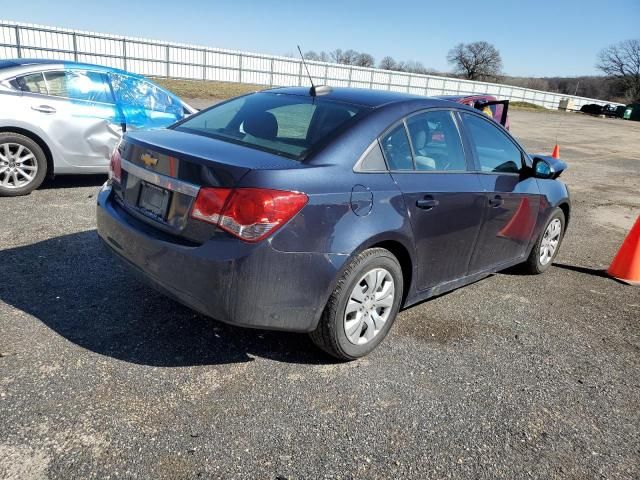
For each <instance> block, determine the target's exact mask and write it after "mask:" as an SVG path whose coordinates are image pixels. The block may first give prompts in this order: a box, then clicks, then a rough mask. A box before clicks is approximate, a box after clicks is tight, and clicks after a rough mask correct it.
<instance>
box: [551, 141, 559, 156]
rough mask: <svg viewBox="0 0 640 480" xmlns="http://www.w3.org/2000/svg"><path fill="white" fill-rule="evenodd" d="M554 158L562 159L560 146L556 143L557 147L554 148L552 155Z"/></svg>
mask: <svg viewBox="0 0 640 480" xmlns="http://www.w3.org/2000/svg"><path fill="white" fill-rule="evenodd" d="M551 156H552V157H553V158H560V145H558V144H557V143H556V146H555V147H553V153H552V154H551Z"/></svg>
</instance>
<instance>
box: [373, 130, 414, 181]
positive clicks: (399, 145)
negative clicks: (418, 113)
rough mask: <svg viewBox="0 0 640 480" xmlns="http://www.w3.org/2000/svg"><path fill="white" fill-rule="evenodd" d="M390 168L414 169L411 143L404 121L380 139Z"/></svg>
mask: <svg viewBox="0 0 640 480" xmlns="http://www.w3.org/2000/svg"><path fill="white" fill-rule="evenodd" d="M380 143H382V149H383V150H384V156H385V158H386V159H387V165H389V170H413V158H412V156H411V145H410V144H409V139H408V138H407V132H406V130H405V128H404V123H401V124H400V125H398V126H397V127H396V128H394V129H393V130H391V131H390V132H389V133H387V134H386V135H384V136H383V137H382V138H381V139H380Z"/></svg>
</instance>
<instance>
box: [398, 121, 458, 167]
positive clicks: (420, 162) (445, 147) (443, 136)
mask: <svg viewBox="0 0 640 480" xmlns="http://www.w3.org/2000/svg"><path fill="white" fill-rule="evenodd" d="M407 128H408V130H409V135H410V136H411V144H412V146H413V153H414V159H415V164H416V170H426V171H438V172H446V171H462V170H466V169H467V164H466V161H465V157H464V150H463V149H462V141H461V139H460V134H459V133H458V129H457V128H456V124H455V122H454V120H453V117H452V116H451V112H449V111H446V110H437V111H434V112H425V113H421V114H419V115H414V116H413V117H410V118H409V119H408V120H407Z"/></svg>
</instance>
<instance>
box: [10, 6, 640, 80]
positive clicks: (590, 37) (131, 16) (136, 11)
mask: <svg viewBox="0 0 640 480" xmlns="http://www.w3.org/2000/svg"><path fill="white" fill-rule="evenodd" d="M0 19H3V20H13V21H17V22H26V23H37V24H43V25H51V26H59V27H67V28H76V29H80V30H89V31H94V32H101V33H112V34H118V35H128V36H135V37H144V38H151V39H158V40H167V41H174V42H180V43H193V44H198V45H204V46H208V47H218V48H228V49H233V50H243V51H251V52H258V53H268V54H274V55H286V54H293V53H295V52H296V45H297V44H300V45H301V47H302V49H303V51H308V50H315V51H321V50H325V51H331V50H334V49H336V48H341V49H343V50H347V49H350V48H351V49H354V50H357V51H363V52H367V53H370V54H371V55H373V56H374V57H375V59H376V62H378V61H379V60H380V59H381V58H382V57H384V56H386V55H390V56H392V57H394V58H395V59H396V60H404V61H409V60H413V61H419V62H422V63H423V64H424V65H425V67H427V68H434V69H436V70H438V71H442V72H446V71H450V69H451V67H450V65H448V64H447V61H446V56H447V52H448V51H449V50H450V49H451V48H452V47H453V46H455V45H456V44H458V43H460V42H464V43H467V42H473V41H478V40H485V41H488V42H489V43H492V44H493V45H495V46H496V48H498V50H499V51H500V53H501V55H502V60H503V66H504V73H506V74H508V75H514V76H578V75H593V74H598V70H597V69H596V67H595V64H596V60H597V54H598V52H599V51H600V50H601V49H602V48H604V47H606V46H608V45H610V44H613V43H617V42H619V41H622V40H625V39H629V38H634V37H635V38H638V37H640V0H609V1H602V0H597V1H596V0H582V1H577V0H553V1H552V0H537V1H527V0H522V1H518V0H514V1H507V0H501V1H498V0H484V1H479V0H475V1H471V0H455V1H451V0H449V1H447V0H438V1H430V0H399V1H398V0H397V1H389V0H384V1H379V0H370V1H364V0H363V1H354V0H314V1H309V2H303V1H297V2H296V1H289V0H272V1H270V2H269V1H264V0H262V1H259V2H258V1H253V0H235V1H226V0H224V1H222V0H209V1H196V0H178V1H176V0H173V1H168V0H155V1H150V0H128V1H122V0H111V1H109V2H106V1H102V2H97V1H95V0H58V1H51V0H20V1H14V0H0Z"/></svg>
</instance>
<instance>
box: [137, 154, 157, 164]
mask: <svg viewBox="0 0 640 480" xmlns="http://www.w3.org/2000/svg"><path fill="white" fill-rule="evenodd" d="M140 160H142V163H144V164H145V165H146V166H147V167H154V166H156V165H157V164H158V159H157V158H155V157H152V156H151V155H149V154H148V153H145V154H144V155H142V156H141V157H140Z"/></svg>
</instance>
